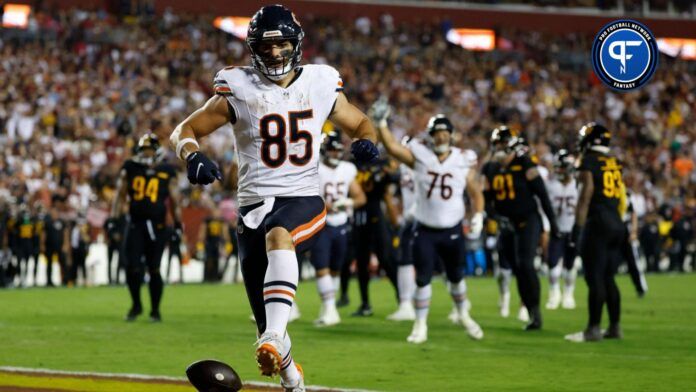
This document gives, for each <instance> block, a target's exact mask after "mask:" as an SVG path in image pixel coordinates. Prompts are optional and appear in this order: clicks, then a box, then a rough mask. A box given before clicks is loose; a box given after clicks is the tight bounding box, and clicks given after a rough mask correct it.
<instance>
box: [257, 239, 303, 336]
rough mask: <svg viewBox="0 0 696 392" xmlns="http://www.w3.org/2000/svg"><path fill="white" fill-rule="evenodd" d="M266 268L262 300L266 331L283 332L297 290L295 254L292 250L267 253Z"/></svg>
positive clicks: (297, 276)
mask: <svg viewBox="0 0 696 392" xmlns="http://www.w3.org/2000/svg"><path fill="white" fill-rule="evenodd" d="M267 256H268V269H266V276H265V277H264V279H263V300H264V304H265V308H266V331H269V332H275V333H277V334H279V335H281V336H282V335H284V334H285V329H286V328H287V326H288V319H289V318H290V310H291V309H292V303H293V301H294V299H295V291H296V290H297V281H298V278H299V275H298V273H299V272H298V266H297V256H296V255H295V251H292V250H285V249H283V250H272V251H269V252H268V253H267Z"/></svg>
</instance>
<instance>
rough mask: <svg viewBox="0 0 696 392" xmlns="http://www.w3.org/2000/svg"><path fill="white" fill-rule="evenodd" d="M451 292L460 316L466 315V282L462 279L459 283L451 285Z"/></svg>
mask: <svg viewBox="0 0 696 392" xmlns="http://www.w3.org/2000/svg"><path fill="white" fill-rule="evenodd" d="M449 292H450V295H451V296H452V301H453V302H454V305H455V306H456V307H457V311H458V312H459V314H460V315H464V314H466V313H467V311H466V306H465V305H466V281H465V280H464V279H462V280H460V281H459V282H457V283H451V284H450V285H449Z"/></svg>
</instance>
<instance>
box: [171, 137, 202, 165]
mask: <svg viewBox="0 0 696 392" xmlns="http://www.w3.org/2000/svg"><path fill="white" fill-rule="evenodd" d="M188 143H191V144H195V145H196V147H197V148H200V146H199V145H198V142H197V141H196V139H194V138H192V137H187V138H185V139H181V140H179V142H178V143H176V156H177V157H179V159H181V160H185V159H186V158H185V157H182V156H181V150H183V149H184V145H186V144H188Z"/></svg>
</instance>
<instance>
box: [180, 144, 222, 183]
mask: <svg viewBox="0 0 696 392" xmlns="http://www.w3.org/2000/svg"><path fill="white" fill-rule="evenodd" d="M186 169H187V171H188V180H189V182H190V183H191V184H201V185H208V184H210V183H212V182H213V181H215V179H217V180H218V181H222V173H221V172H220V169H218V166H217V165H216V164H215V163H214V162H213V161H211V160H210V159H208V157H206V156H205V155H204V154H203V153H202V152H200V151H196V152H194V153H191V154H190V155H189V156H188V157H186Z"/></svg>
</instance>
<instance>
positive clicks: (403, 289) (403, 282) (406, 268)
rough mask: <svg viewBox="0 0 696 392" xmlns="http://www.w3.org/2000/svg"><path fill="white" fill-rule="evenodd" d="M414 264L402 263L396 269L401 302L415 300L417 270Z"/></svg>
mask: <svg viewBox="0 0 696 392" xmlns="http://www.w3.org/2000/svg"><path fill="white" fill-rule="evenodd" d="M415 271H416V270H415V268H414V267H413V264H411V265H400V266H399V268H398V270H397V271H396V285H397V287H398V288H399V302H402V303H403V302H409V301H413V293H414V291H415V290H416V272H415Z"/></svg>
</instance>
